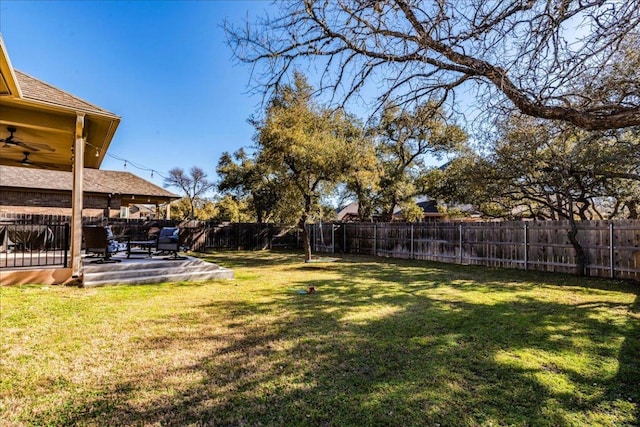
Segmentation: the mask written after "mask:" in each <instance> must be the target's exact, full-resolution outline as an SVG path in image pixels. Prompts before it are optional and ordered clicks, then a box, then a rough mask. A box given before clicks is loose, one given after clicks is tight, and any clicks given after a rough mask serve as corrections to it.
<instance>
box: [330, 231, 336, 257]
mask: <svg viewBox="0 0 640 427" xmlns="http://www.w3.org/2000/svg"><path fill="white" fill-rule="evenodd" d="M331 253H332V254H335V253H336V225H335V224H331Z"/></svg>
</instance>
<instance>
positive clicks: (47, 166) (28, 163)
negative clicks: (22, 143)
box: [16, 151, 58, 169]
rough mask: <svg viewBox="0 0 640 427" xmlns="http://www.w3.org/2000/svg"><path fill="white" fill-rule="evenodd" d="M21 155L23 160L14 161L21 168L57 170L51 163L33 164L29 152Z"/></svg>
mask: <svg viewBox="0 0 640 427" xmlns="http://www.w3.org/2000/svg"><path fill="white" fill-rule="evenodd" d="M22 154H24V158H23V159H22V160H16V161H17V162H18V163H20V164H21V165H22V166H34V167H39V168H43V169H58V166H56V165H54V164H52V163H40V162H38V163H36V162H33V161H32V160H31V159H30V158H29V155H30V154H31V153H30V152H29V151H23V152H22Z"/></svg>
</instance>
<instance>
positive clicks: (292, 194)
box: [254, 73, 357, 261]
mask: <svg viewBox="0 0 640 427" xmlns="http://www.w3.org/2000/svg"><path fill="white" fill-rule="evenodd" d="M254 125H255V127H256V130H257V134H256V143H257V152H258V159H257V163H259V164H260V165H261V166H260V167H262V168H264V169H263V170H265V171H268V174H269V175H271V176H272V179H273V181H274V182H278V188H279V195H280V199H279V200H278V205H279V208H280V210H281V212H283V213H284V212H286V213H287V216H289V215H291V216H295V218H297V219H296V222H297V224H298V227H299V228H300V229H301V231H302V238H303V244H304V248H305V260H306V261H309V260H310V259H311V246H310V241H309V236H308V233H307V229H306V227H305V225H306V224H307V221H308V220H310V219H311V216H312V214H313V212H314V210H317V209H318V203H319V201H320V200H321V198H322V196H323V195H325V194H328V193H329V192H330V191H331V190H332V189H333V188H334V186H335V185H336V184H337V183H338V182H339V181H340V179H341V178H342V176H343V174H344V173H345V171H346V170H347V169H348V168H349V166H350V158H349V152H350V151H349V142H348V141H349V140H350V139H353V138H355V137H357V128H356V127H354V126H353V124H352V118H351V117H349V116H347V115H346V114H345V113H344V112H343V111H341V110H329V109H327V108H324V107H322V106H319V105H317V104H315V103H314V102H313V100H312V87H311V86H310V85H309V84H308V83H307V80H306V78H305V77H304V76H303V75H301V74H298V73H296V74H295V76H294V83H293V85H291V86H289V85H287V86H283V87H281V88H280V89H279V90H278V92H277V93H276V94H275V96H274V97H273V98H272V99H271V101H270V102H269V105H268V107H267V110H266V115H265V119H264V120H263V121H255V120H254Z"/></svg>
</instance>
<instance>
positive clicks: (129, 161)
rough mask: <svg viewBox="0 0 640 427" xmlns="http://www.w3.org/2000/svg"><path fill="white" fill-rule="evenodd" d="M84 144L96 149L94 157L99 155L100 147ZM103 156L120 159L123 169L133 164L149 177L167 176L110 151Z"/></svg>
mask: <svg viewBox="0 0 640 427" xmlns="http://www.w3.org/2000/svg"><path fill="white" fill-rule="evenodd" d="M86 144H87V145H88V146H89V147H93V148H94V149H95V150H96V154H95V155H96V157H99V156H100V147H97V146H95V145H93V144H91V143H89V142H87V143H86ZM72 150H73V147H72ZM105 156H108V157H111V158H112V159H116V160H120V161H122V162H124V169H127V166H133V167H134V168H136V169H138V170H141V171H147V172H151V178H154V177H155V175H159V176H160V177H161V178H164V179H166V178H167V175H165V174H162V173H160V172H158V171H157V170H155V169H152V168H149V167H146V166H144V165H141V164H139V163H136V162H132V161H131V160H128V159H125V158H123V157H120V156H117V155H115V154H112V153H109V152H106V153H105Z"/></svg>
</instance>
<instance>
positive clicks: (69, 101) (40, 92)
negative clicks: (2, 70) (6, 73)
mask: <svg viewBox="0 0 640 427" xmlns="http://www.w3.org/2000/svg"><path fill="white" fill-rule="evenodd" d="M14 72H15V75H16V80H17V81H18V85H20V90H21V91H22V98H23V99H29V100H32V101H38V102H44V103H47V104H53V105H57V106H60V107H64V108H70V109H73V110H81V111H84V112H87V113H96V114H100V115H109V116H114V117H117V116H116V115H115V114H113V113H111V112H109V111H107V110H105V109H102V108H100V107H98V106H96V105H93V104H91V103H89V102H87V101H85V100H83V99H80V98H78V97H77V96H74V95H71V94H70V93H68V92H65V91H63V90H61V89H58V88H57V87H54V86H51V85H50V84H48V83H45V82H43V81H41V80H38V79H36V78H35V77H31V76H30V75H28V74H25V73H23V72H22V71H18V70H15V69H14Z"/></svg>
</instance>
